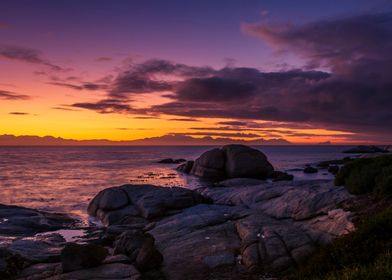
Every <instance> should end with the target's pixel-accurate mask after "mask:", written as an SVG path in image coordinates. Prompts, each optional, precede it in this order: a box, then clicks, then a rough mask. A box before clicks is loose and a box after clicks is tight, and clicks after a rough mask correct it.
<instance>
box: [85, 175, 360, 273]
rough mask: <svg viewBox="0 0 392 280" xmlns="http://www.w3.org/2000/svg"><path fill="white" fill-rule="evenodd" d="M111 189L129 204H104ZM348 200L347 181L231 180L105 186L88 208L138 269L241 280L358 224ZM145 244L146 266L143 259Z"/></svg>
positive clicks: (285, 265) (281, 266)
mask: <svg viewBox="0 0 392 280" xmlns="http://www.w3.org/2000/svg"><path fill="white" fill-rule="evenodd" d="M113 190H116V191H115V192H113ZM120 194H121V195H122V196H124V199H120V197H118V196H119V195H120ZM111 195H113V199H114V201H127V202H128V203H127V204H126V205H123V206H122V207H121V208H118V207H117V206H118V205H122V204H117V203H116V204H115V205H114V206H115V207H112V206H111V205H110V203H109V204H108V203H106V198H105V200H104V202H105V203H103V204H101V199H102V197H107V196H111ZM349 198H350V195H349V194H348V193H347V192H346V190H345V189H344V188H343V187H335V186H333V183H332V182H331V181H322V180H318V181H316V180H315V181H293V182H285V181H281V182H271V183H268V182H265V181H261V180H255V179H230V180H226V181H223V182H220V184H219V185H217V186H214V187H204V188H200V189H198V190H196V191H191V190H185V189H180V188H160V187H154V186H149V185H144V186H143V185H135V186H132V185H125V186H122V187H117V188H110V189H107V190H103V191H102V192H100V193H99V194H98V195H97V196H96V197H95V198H94V199H93V200H92V202H91V203H90V206H89V213H90V214H91V215H92V216H94V217H96V218H98V219H100V220H101V221H102V222H103V223H104V224H106V225H108V228H107V230H106V231H107V232H111V233H112V234H113V233H114V235H115V236H117V237H115V239H116V241H115V243H114V244H115V245H114V248H115V249H114V253H115V254H121V255H126V256H127V257H128V258H129V259H130V260H131V262H133V263H134V264H135V266H136V267H137V268H138V270H139V271H142V272H143V271H146V270H150V271H151V269H153V270H154V269H155V270H156V269H157V268H158V267H159V268H160V271H162V272H163V274H164V275H165V276H166V278H167V279H174V280H176V279H190V278H191V279H208V277H212V276H214V277H218V278H219V277H220V278H224V277H229V276H230V277H237V278H240V277H241V275H243V274H246V273H252V274H255V273H256V274H257V273H265V272H270V273H280V272H283V271H287V270H289V269H291V268H293V267H296V266H297V265H298V264H300V263H301V262H302V261H303V260H304V259H306V258H307V257H309V255H310V254H311V253H312V252H314V250H315V249H316V248H317V246H319V244H324V243H327V242H329V241H331V240H332V239H334V238H336V237H338V236H341V235H344V234H346V233H348V232H350V231H351V230H353V229H354V226H353V224H352V222H351V213H350V212H347V211H344V210H342V209H339V208H338V207H337V205H338V204H339V203H341V202H343V201H345V200H347V199H349ZM108 201H110V199H109V200H108ZM103 207H105V208H103ZM112 216H115V217H116V218H115V219H112ZM140 220H142V221H143V222H142V223H140ZM146 243H150V245H151V246H150V248H149V250H146V252H145V254H146V255H149V256H150V257H148V258H147V257H144V259H145V260H147V259H149V260H150V261H149V262H150V263H149V264H148V265H146V266H144V264H143V262H142V261H138V259H139V255H141V252H142V251H143V250H144V249H143V247H144V245H143V244H146ZM146 246H147V245H146ZM154 246H155V247H154ZM160 256H161V257H163V258H161V257H160ZM151 260H153V261H151ZM160 262H162V265H161V266H159V264H160Z"/></svg>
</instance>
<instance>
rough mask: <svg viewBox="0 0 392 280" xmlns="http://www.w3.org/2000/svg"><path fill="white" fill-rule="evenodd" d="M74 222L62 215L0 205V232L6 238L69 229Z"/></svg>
mask: <svg viewBox="0 0 392 280" xmlns="http://www.w3.org/2000/svg"><path fill="white" fill-rule="evenodd" d="M75 222H76V220H74V219H72V218H70V217H69V216H67V215H64V214H55V213H47V212H44V211H38V210H33V209H28V208H24V207H19V206H9V205H4V204H0V232H1V233H2V234H4V235H7V236H27V235H33V234H36V233H39V232H45V231H54V230H58V229H61V228H66V227H69V226H71V225H72V224H74V223H75Z"/></svg>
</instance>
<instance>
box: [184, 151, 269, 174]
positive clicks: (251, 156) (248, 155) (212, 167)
mask: <svg viewBox="0 0 392 280" xmlns="http://www.w3.org/2000/svg"><path fill="white" fill-rule="evenodd" d="M273 170H274V168H273V166H272V165H271V164H270V163H269V162H268V160H267V157H266V156H265V155H264V154H263V153H262V152H260V151H259V150H256V149H253V148H250V147H248V146H244V145H226V146H223V147H222V148H220V149H219V148H215V149H212V150H210V151H207V152H205V153H203V154H202V155H201V156H200V157H199V158H197V159H196V160H195V163H194V164H193V167H192V170H191V174H193V175H195V176H199V177H202V178H206V179H215V180H219V179H225V178H240V177H244V178H259V179H265V178H267V177H269V176H270V175H271V174H272V172H273Z"/></svg>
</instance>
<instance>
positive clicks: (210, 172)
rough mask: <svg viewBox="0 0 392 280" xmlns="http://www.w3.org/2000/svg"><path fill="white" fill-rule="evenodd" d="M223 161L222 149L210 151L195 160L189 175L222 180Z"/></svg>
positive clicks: (223, 174)
mask: <svg viewBox="0 0 392 280" xmlns="http://www.w3.org/2000/svg"><path fill="white" fill-rule="evenodd" d="M225 161H226V159H225V153H224V151H223V150H222V149H218V148H215V149H212V150H210V151H207V152H205V153H203V154H202V155H201V156H200V157H199V158H197V159H196V160H195V163H194V164H193V167H192V170H191V174H193V175H195V176H199V177H203V178H212V179H220V178H224V177H225V176H226V173H225Z"/></svg>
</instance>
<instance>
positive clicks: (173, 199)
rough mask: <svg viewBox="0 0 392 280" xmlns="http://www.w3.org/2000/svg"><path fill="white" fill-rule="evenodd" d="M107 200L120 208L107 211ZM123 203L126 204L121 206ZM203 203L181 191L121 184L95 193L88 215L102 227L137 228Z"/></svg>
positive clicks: (196, 195)
mask: <svg viewBox="0 0 392 280" xmlns="http://www.w3.org/2000/svg"><path fill="white" fill-rule="evenodd" d="M113 194H115V195H113ZM110 197H112V198H113V199H114V200H115V201H117V202H119V201H121V204H120V203H116V206H119V205H122V207H121V208H116V209H108V208H110V207H108V205H112V203H111V202H110V199H109V198H110ZM103 199H104V203H103V202H102V200H103ZM125 201H126V202H127V204H124V203H123V202H125ZM204 201H205V199H204V198H203V197H202V196H201V195H200V194H199V193H197V192H195V191H192V190H189V189H185V188H176V187H172V188H168V187H156V186H152V185H124V186H120V187H114V188H108V189H105V190H103V191H101V192H99V193H98V194H97V195H96V196H95V197H94V198H93V199H92V201H91V202H90V204H89V206H88V213H89V214H90V216H93V217H97V218H98V219H100V220H101V221H102V222H103V223H104V224H105V225H106V226H110V225H122V224H123V225H124V224H133V225H135V224H139V228H140V229H141V228H143V227H144V226H145V225H146V224H147V223H148V222H147V219H150V218H154V217H160V216H164V215H165V214H167V212H170V211H174V210H178V209H182V208H186V207H190V206H193V205H196V204H198V203H201V202H204ZM102 206H103V207H102Z"/></svg>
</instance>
